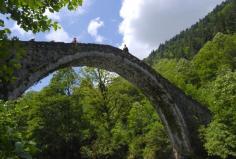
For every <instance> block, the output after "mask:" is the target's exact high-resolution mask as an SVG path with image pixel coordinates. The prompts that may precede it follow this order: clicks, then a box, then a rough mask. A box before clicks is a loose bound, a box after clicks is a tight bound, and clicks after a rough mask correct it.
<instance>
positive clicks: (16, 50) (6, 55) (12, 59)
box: [0, 39, 25, 86]
mask: <svg viewBox="0 0 236 159" xmlns="http://www.w3.org/2000/svg"><path fill="white" fill-rule="evenodd" d="M0 50H1V51H0V85H5V86H6V85H7V84H9V83H11V82H14V80H15V78H14V76H13V74H14V71H16V70H17V69H19V68H20V67H21V65H20V60H21V59H22V58H23V56H24V54H25V51H24V48H23V47H22V46H21V45H20V44H19V43H18V41H17V39H13V40H12V41H9V40H7V39H4V40H1V41H0Z"/></svg>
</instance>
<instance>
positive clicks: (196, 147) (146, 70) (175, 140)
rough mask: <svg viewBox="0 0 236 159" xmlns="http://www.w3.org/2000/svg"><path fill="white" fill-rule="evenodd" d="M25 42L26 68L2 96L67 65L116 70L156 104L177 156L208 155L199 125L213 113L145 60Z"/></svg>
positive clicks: (107, 49) (93, 48)
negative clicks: (203, 144)
mask: <svg viewBox="0 0 236 159" xmlns="http://www.w3.org/2000/svg"><path fill="white" fill-rule="evenodd" d="M21 44H22V45H24V46H25V48H26V56H25V57H24V59H23V60H22V61H21V65H22V67H21V68H20V69H19V70H17V71H16V72H15V76H16V77H17V80H16V81H15V83H13V84H10V85H8V86H7V87H6V88H7V89H6V90H5V92H4V93H2V94H0V98H5V99H6V98H7V99H15V98H17V97H19V96H20V95H21V94H23V93H24V91H25V90H27V89H28V88H29V87H30V86H32V85H33V84H34V83H36V82H37V81H39V80H40V79H42V78H43V77H45V76H47V75H48V74H49V73H51V72H53V71H55V70H58V69H59V68H63V67H67V66H92V67H97V68H102V69H105V70H108V71H112V72H116V73H118V74H119V75H120V76H122V77H124V78H125V79H126V80H128V81H130V82H131V83H132V84H134V85H135V86H137V87H138V88H140V90H142V92H143V93H144V94H145V95H146V96H147V97H148V98H149V99H150V101H151V102H152V103H153V105H154V106H155V108H156V110H157V112H158V114H159V116H160V118H161V120H162V121H163V123H164V125H165V127H166V130H167V132H168V135H169V137H170V140H171V142H172V145H173V148H174V151H175V152H176V156H177V157H176V158H181V159H182V158H198V159H201V158H205V157H204V156H205V152H204V151H203V147H202V143H201V142H200V139H199V135H198V127H199V126H200V125H206V124H207V123H209V122H210V119H211V115H210V112H209V111H208V109H206V108H205V107H203V106H201V105H200V104H199V103H198V102H196V101H194V100H193V99H192V98H191V97H188V96H186V95H185V94H184V93H183V92H182V91H181V90H180V89H178V88H176V87H175V86H174V85H172V84H171V83H170V82H169V81H168V80H166V79H165V78H163V77H162V76H161V75H160V74H158V73H157V72H155V71H154V70H153V69H152V68H151V67H150V66H148V65H147V64H145V63H144V62H143V61H141V60H139V59H137V58H136V57H134V56H133V55H131V54H128V53H124V52H122V50H120V49H118V48H115V47H112V46H108V45H98V44H80V43H78V44H76V45H75V44H69V43H58V42H51V43H50V42H21ZM0 86H1V85H0ZM0 89H2V88H0Z"/></svg>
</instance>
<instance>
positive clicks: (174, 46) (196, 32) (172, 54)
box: [146, 0, 236, 64]
mask: <svg viewBox="0 0 236 159" xmlns="http://www.w3.org/2000/svg"><path fill="white" fill-rule="evenodd" d="M218 32H221V33H224V34H232V33H235V32H236V1H235V0H226V1H225V2H223V3H222V4H221V5H218V6H217V7H216V8H215V9H214V10H213V11H212V12H211V13H209V14H208V15H207V16H206V17H205V18H203V19H201V20H200V21H199V22H197V23H196V24H194V25H192V26H191V27H190V28H188V29H186V30H184V31H182V32H181V33H179V34H178V35H176V36H175V37H173V38H172V39H170V40H168V41H166V42H165V43H164V44H160V46H159V48H158V49H157V50H154V51H152V52H151V54H150V55H149V57H148V58H147V59H146V61H147V62H148V63H150V64H153V63H155V61H157V60H158V59H160V58H168V59H170V58H177V59H179V58H185V59H192V58H193V57H194V55H196V54H197V53H198V51H199V50H200V49H201V48H202V47H203V46H204V44H205V43H206V42H207V41H209V40H212V39H213V38H214V36H215V35H216V34H217V33H218Z"/></svg>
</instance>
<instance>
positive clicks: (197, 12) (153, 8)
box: [119, 0, 223, 59]
mask: <svg viewBox="0 0 236 159" xmlns="http://www.w3.org/2000/svg"><path fill="white" fill-rule="evenodd" d="M222 1H223V0H207V1H206V0H145V1H143V0H123V2H122V7H121V9H120V16H121V17H122V18H123V21H122V22H121V24H120V26H119V31H120V33H121V34H123V44H124V43H125V44H127V46H128V47H129V50H130V52H132V53H133V54H134V55H136V56H137V57H139V58H141V59H142V58H144V57H147V56H148V54H149V53H150V52H151V50H153V49H156V48H157V47H158V46H159V44H160V43H163V42H165V41H166V40H168V39H170V38H171V37H173V36H174V35H176V34H177V33H179V32H180V31H182V30H184V29H186V28H187V27H190V26H191V25H192V24H194V23H195V22H197V21H198V20H199V19H200V18H203V17H204V16H205V15H206V14H207V13H208V12H209V11H211V10H212V9H213V8H214V7H215V6H216V4H219V3H221V2H222Z"/></svg>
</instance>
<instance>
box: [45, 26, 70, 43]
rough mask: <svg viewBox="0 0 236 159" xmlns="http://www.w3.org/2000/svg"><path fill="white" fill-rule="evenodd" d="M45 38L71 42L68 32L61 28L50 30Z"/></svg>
mask: <svg viewBox="0 0 236 159" xmlns="http://www.w3.org/2000/svg"><path fill="white" fill-rule="evenodd" d="M45 38H46V40H48V41H51V40H54V41H60V42H71V41H72V38H71V37H70V36H69V35H68V33H67V32H66V31H65V30H64V29H63V28H61V29H58V30H56V31H55V30H52V31H50V32H49V34H47V35H46V36H45Z"/></svg>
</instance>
